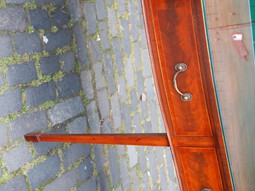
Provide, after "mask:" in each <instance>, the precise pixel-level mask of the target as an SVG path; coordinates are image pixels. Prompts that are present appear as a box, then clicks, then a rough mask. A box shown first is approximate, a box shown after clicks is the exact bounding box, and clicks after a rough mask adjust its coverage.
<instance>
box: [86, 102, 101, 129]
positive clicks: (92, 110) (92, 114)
mask: <svg viewBox="0 0 255 191" xmlns="http://www.w3.org/2000/svg"><path fill="white" fill-rule="evenodd" d="M86 109H87V117H88V122H89V127H90V130H91V133H100V123H99V116H98V110H97V106H96V102H95V101H92V102H91V103H89V104H88V105H87V107H86Z"/></svg>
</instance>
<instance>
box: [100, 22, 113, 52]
mask: <svg viewBox="0 0 255 191" xmlns="http://www.w3.org/2000/svg"><path fill="white" fill-rule="evenodd" d="M98 26H99V30H100V41H101V43H102V48H103V49H109V48H110V47H111V45H110V42H109V39H108V28H107V27H108V26H107V23H106V22H104V21H102V22H99V24H98Z"/></svg>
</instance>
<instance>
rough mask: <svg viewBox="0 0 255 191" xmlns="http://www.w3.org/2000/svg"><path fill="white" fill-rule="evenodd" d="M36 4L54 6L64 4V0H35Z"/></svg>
mask: <svg viewBox="0 0 255 191" xmlns="http://www.w3.org/2000/svg"><path fill="white" fill-rule="evenodd" d="M35 3H36V5H38V6H43V5H49V4H52V5H54V6H58V7H60V6H62V5H63V4H64V1H63V0H35Z"/></svg>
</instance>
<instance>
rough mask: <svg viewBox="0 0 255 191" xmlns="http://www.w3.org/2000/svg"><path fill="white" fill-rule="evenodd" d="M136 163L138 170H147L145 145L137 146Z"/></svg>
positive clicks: (143, 171)
mask: <svg viewBox="0 0 255 191" xmlns="http://www.w3.org/2000/svg"><path fill="white" fill-rule="evenodd" d="M137 155H138V163H139V167H140V171H141V172H142V173H145V172H146V170H147V159H146V158H147V157H146V156H147V154H146V152H145V147H137Z"/></svg>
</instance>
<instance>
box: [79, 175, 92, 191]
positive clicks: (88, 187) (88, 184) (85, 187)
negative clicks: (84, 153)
mask: <svg viewBox="0 0 255 191" xmlns="http://www.w3.org/2000/svg"><path fill="white" fill-rule="evenodd" d="M84 190H96V180H95V179H94V178H93V177H92V178H90V179H88V180H87V181H86V182H85V183H83V184H82V185H80V186H79V187H78V188H77V191H84Z"/></svg>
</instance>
